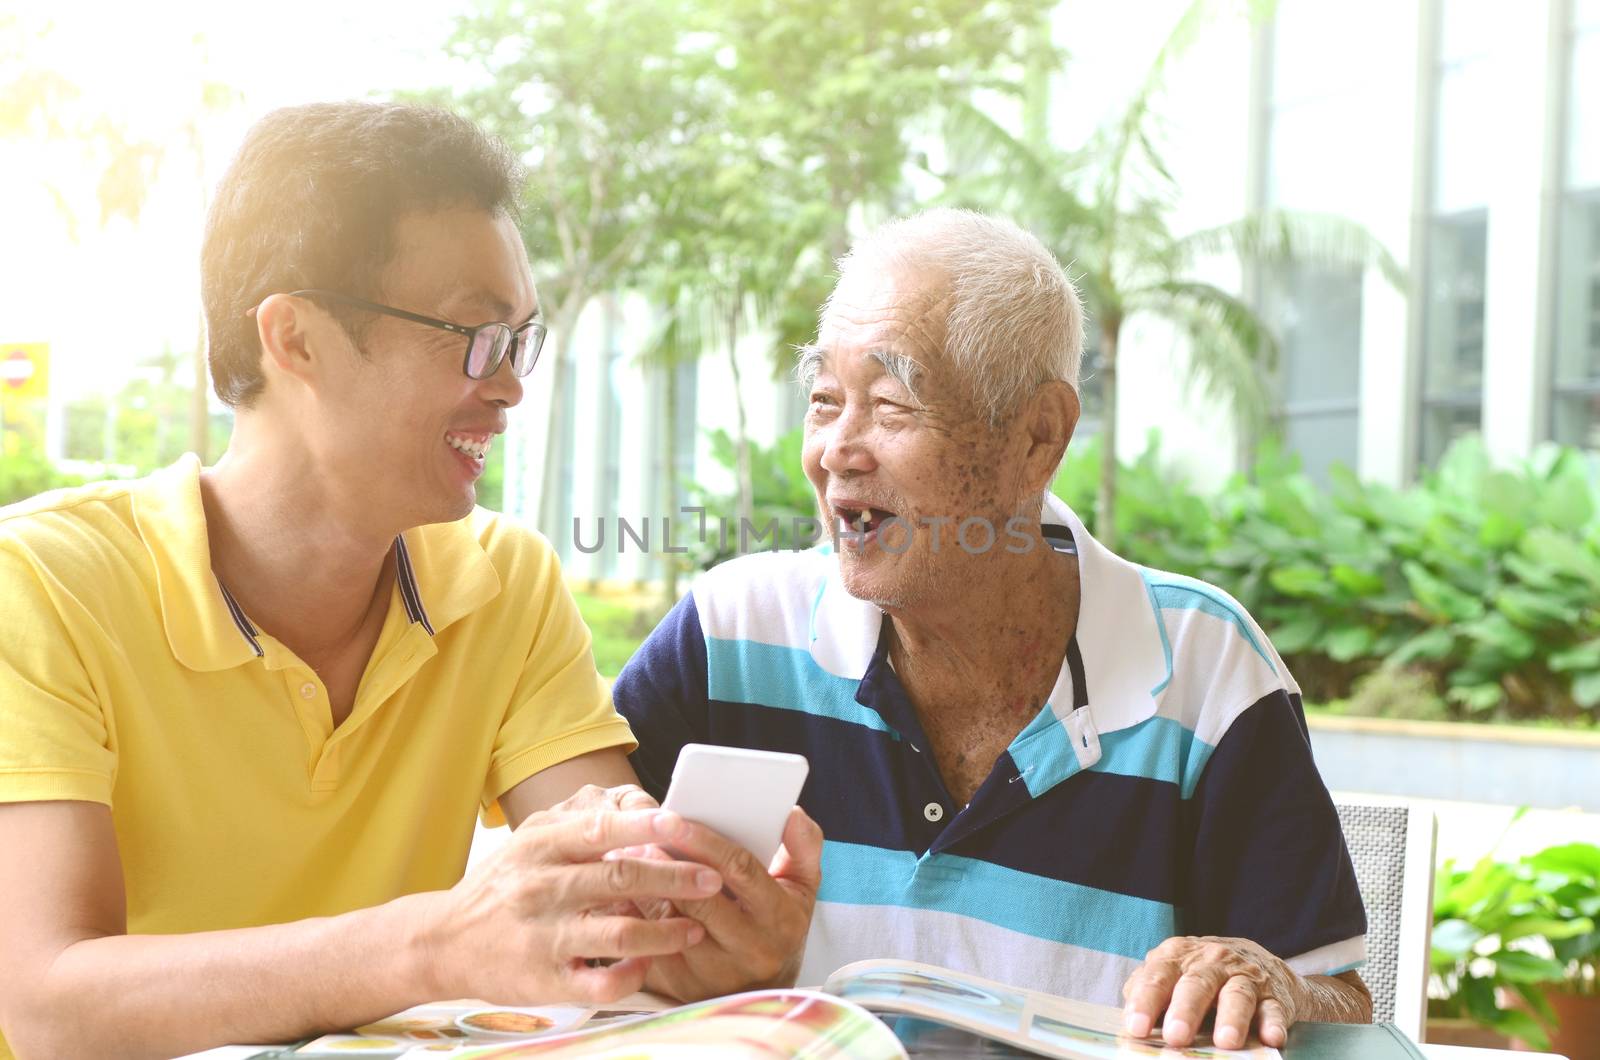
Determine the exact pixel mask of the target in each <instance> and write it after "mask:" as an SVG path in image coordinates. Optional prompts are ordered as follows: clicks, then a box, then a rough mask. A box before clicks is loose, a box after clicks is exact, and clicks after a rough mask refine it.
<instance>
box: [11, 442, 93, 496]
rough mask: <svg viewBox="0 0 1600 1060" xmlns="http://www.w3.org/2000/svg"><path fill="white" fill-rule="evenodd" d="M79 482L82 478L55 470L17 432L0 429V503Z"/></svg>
mask: <svg viewBox="0 0 1600 1060" xmlns="http://www.w3.org/2000/svg"><path fill="white" fill-rule="evenodd" d="M82 484H83V479H81V478H78V477H77V476H75V475H63V474H62V473H61V472H59V471H57V470H56V469H55V466H54V465H52V464H51V463H50V461H49V460H46V459H45V455H44V453H43V452H41V451H40V450H39V449H38V448H37V447H36V446H33V445H31V444H29V443H27V442H25V441H23V439H22V437H21V436H20V435H18V434H13V433H10V432H0V505H6V504H12V503H14V502H16V501H20V500H26V499H27V498H29V497H32V496H34V495H35V494H38V493H43V492H45V491H46V490H53V489H61V488H62V487H64V486H80V485H82Z"/></svg>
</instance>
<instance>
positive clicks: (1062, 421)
mask: <svg viewBox="0 0 1600 1060" xmlns="http://www.w3.org/2000/svg"><path fill="white" fill-rule="evenodd" d="M1081 411H1082V409H1081V406H1080V405H1079V404H1078V392H1077V391H1076V390H1074V389H1073V388H1072V387H1071V386H1069V385H1067V384H1066V383H1064V382H1062V381H1061V380H1059V379H1056V380H1051V381H1050V382H1048V383H1045V384H1044V385H1043V386H1041V387H1040V388H1039V389H1038V390H1037V391H1035V392H1034V394H1033V396H1032V397H1030V398H1029V399H1028V402H1027V404H1026V405H1025V406H1024V411H1023V423H1024V425H1025V427H1026V429H1027V445H1028V449H1027V453H1026V455H1025V456H1024V458H1023V472H1022V478H1023V483H1024V485H1025V487H1026V489H1027V493H1026V494H1025V496H1036V495H1038V494H1040V493H1043V492H1044V491H1045V490H1046V489H1048V488H1049V487H1050V482H1051V480H1052V479H1053V478H1055V474H1056V469H1057V468H1058V467H1060V466H1061V458H1062V456H1064V455H1065V454H1066V451H1067V445H1068V443H1070V442H1071V441H1072V432H1073V431H1074V430H1075V429H1077V426H1078V414H1079V413H1080V412H1081Z"/></svg>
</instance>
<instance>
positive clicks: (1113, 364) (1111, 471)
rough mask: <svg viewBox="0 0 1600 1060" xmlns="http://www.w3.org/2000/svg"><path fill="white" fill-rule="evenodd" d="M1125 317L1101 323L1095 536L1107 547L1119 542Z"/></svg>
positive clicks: (1113, 318)
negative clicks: (1120, 348)
mask: <svg viewBox="0 0 1600 1060" xmlns="http://www.w3.org/2000/svg"><path fill="white" fill-rule="evenodd" d="M1121 331H1122V320H1121V319H1120V318H1118V317H1107V318H1106V319H1105V320H1103V321H1102V322H1101V324H1100V403H1101V405H1102V406H1103V408H1102V411H1101V421H1100V423H1101V425H1100V489H1099V494H1098V496H1097V497H1096V499H1095V520H1094V536H1095V537H1096V538H1098V539H1099V540H1100V543H1101V544H1102V545H1104V546H1106V547H1107V548H1116V545H1117V339H1118V337H1119V336H1120V334H1121Z"/></svg>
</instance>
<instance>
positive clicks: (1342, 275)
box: [1259, 0, 1402, 481]
mask: <svg viewBox="0 0 1600 1060" xmlns="http://www.w3.org/2000/svg"><path fill="white" fill-rule="evenodd" d="M1387 17H1388V10H1387V8H1385V7H1384V6H1383V5H1382V3H1381V0H1357V2H1354V3H1351V4H1348V5H1330V4H1323V3H1317V2H1316V0H1284V2H1283V3H1281V4H1279V5H1278V7H1277V9H1276V13H1275V15H1274V21H1273V30H1272V35H1271V37H1270V38H1269V39H1268V47H1269V49H1270V51H1269V52H1268V56H1267V64H1268V65H1267V70H1266V73H1267V77H1266V82H1265V90H1266V101H1265V102H1266V107H1267V112H1266V118H1267V127H1266V145H1265V147H1266V157H1265V167H1266V168H1265V173H1264V176H1265V182H1264V188H1263V195H1264V205H1267V206H1269V207H1281V208H1286V209H1292V210H1303V211H1309V212H1314V213H1329V214H1337V215H1341V216H1345V217H1351V218H1356V219H1358V220H1366V221H1370V220H1371V207H1372V204H1373V203H1376V202H1382V201H1383V199H1384V197H1385V196H1386V195H1387V194H1388V189H1387V186H1386V184H1385V175H1384V174H1383V173H1382V171H1381V168H1380V167H1374V166H1372V165H1371V164H1370V154H1371V147H1370V145H1371V143H1372V140H1373V137H1374V129H1377V128H1382V127H1383V126H1384V123H1385V122H1387V121H1391V120H1393V117H1392V116H1393V111H1394V103H1393V100H1392V98H1391V97H1390V96H1389V95H1388V93H1387V91H1386V90H1385V88H1384V86H1383V82H1382V81H1381V79H1377V78H1362V77H1351V76H1350V75H1349V69H1348V67H1347V65H1345V64H1346V60H1345V58H1343V57H1344V56H1348V55H1351V54H1357V53H1360V54H1364V55H1366V56H1368V58H1369V61H1373V62H1376V63H1379V64H1380V65H1381V64H1383V63H1385V62H1391V63H1395V62H1399V61H1402V59H1401V56H1400V55H1398V54H1396V55H1391V56H1387V57H1384V56H1383V48H1384V47H1387V46H1388V45H1387V43H1386V42H1379V43H1376V44H1375V43H1374V42H1373V41H1372V40H1371V39H1370V33H1369V31H1368V27H1370V26H1371V25H1373V24H1376V23H1378V22H1381V21H1382V20H1383V19H1384V18H1387ZM1259 276H1260V281H1261V282H1260V291H1261V302H1260V305H1261V309H1262V313H1263V316H1264V317H1265V319H1266V320H1267V322H1268V323H1269V324H1270V325H1271V326H1272V327H1273V329H1274V332H1275V334H1276V335H1277V336H1278V339H1279V341H1280V343H1281V359H1280V366H1279V372H1278V377H1277V379H1276V381H1275V382H1276V388H1277V391H1276V392H1277V397H1278V405H1277V409H1276V411H1275V421H1276V424H1277V427H1278V430H1279V432H1280V433H1281V436H1282V439H1283V443H1284V446H1285V448H1286V449H1287V450H1288V451H1290V452H1293V453H1296V454H1298V455H1299V457H1300V460H1301V464H1302V466H1303V467H1304V468H1305V470H1306V473H1307V474H1309V475H1311V476H1312V477H1313V478H1315V479H1318V480H1321V481H1325V480H1326V477H1327V473H1328V468H1330V467H1331V466H1333V464H1335V463H1340V464H1344V465H1345V466H1347V467H1349V468H1352V469H1355V468H1357V467H1358V459H1359V456H1360V421H1361V420H1360V404H1361V311H1362V304H1361V298H1362V295H1361V291H1362V277H1361V274H1360V272H1358V271H1356V270H1343V269H1332V268H1328V267H1325V266H1312V265H1292V266H1284V265H1271V266H1263V267H1262V269H1261V271H1260V273H1259Z"/></svg>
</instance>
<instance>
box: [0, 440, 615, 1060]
mask: <svg viewBox="0 0 1600 1060" xmlns="http://www.w3.org/2000/svg"><path fill="white" fill-rule="evenodd" d="M199 472H200V463H199V461H198V460H197V459H195V458H194V457H192V456H191V457H187V458H185V459H184V460H182V461H180V462H179V463H177V464H176V465H174V466H172V467H170V468H167V469H166V470H163V471H160V472H157V473H156V474H154V475H152V476H150V477H148V478H145V479H141V480H138V481H134V482H110V483H98V484H95V485H90V486H85V487H82V488H80V489H73V490H66V491H59V492H55V493H50V494H46V495H43V496H41V497H37V498H34V499H32V500H30V501H25V502H23V503H21V504H17V505H13V506H11V507H8V508H3V509H0V628H3V633H0V802H19V801H29V800H42V799H80V800H86V801H90V802H100V803H105V804H106V805H107V806H110V807H111V813H112V817H113V820H114V821H115V825H116V834H117V842H118V846H119V848H120V851H121V855H122V866H123V872H124V875H125V877H126V880H127V900H128V930H129V931H130V932H133V933H141V934H142V933H172V932H188V931H205V930H211V929H218V928H234V927H247V926H253V925H259V924H268V923H281V922H284V921H289V920H297V919H301V918H304V917H313V916H324V915H331V914H337V913H341V912H346V911H349V910H352V909H357V908H362V907H366V906H372V905H376V904H379V903H381V902H384V901H387V900H389V899H392V898H395V897H397V896H399V895H403V894H408V893H412V892H417V891H425V890H433V889H440V888H446V887H449V886H451V885H452V884H454V883H455V882H456V881H457V880H458V879H459V878H460V876H461V873H462V870H463V867H464V866H465V865H466V860H467V849H468V846H469V845H470V844H471V841H472V834H473V825H474V815H475V811H476V812H481V814H482V816H483V818H484V820H485V822H486V823H489V824H498V823H501V822H502V821H503V820H504V818H503V817H502V816H501V814H500V810H499V806H498V803H497V802H496V800H497V799H498V797H499V796H500V795H502V794H503V793H504V792H506V791H507V790H508V789H510V788H511V787H513V786H515V785H516V784H517V783H518V782H520V781H522V780H524V779H526V778H527V777H529V776H531V775H533V774H534V773H537V772H539V771H540V770H542V769H545V768H547V767H549V766H552V765H555V764H557V763H559V762H562V761H564V760H566V759H568V758H572V757H573V756H575V755H579V754H583V753H586V752H589V751H595V750H599V749H601V748H606V747H623V748H625V749H631V748H632V746H633V738H632V736H631V734H630V733H629V730H628V726H627V723H626V722H625V721H623V719H622V718H621V717H619V716H618V715H617V713H616V712H615V711H614V710H613V709H612V706H611V699H610V693H609V691H608V690H607V687H606V685H605V682H604V681H603V680H602V679H601V678H600V676H599V674H598V673H597V672H596V671H595V667H594V661H593V657H592V655H591V653H590V646H589V645H590V641H589V632H588V630H587V629H586V628H585V627H584V625H583V622H582V620H581V619H580V618H579V616H578V611H577V608H576V606H575V605H574V603H573V601H572V597H571V596H570V594H569V593H568V591H567V589H566V586H565V584H564V583H563V581H562V579H561V572H560V566H559V563H558V561H557V558H556V556H555V553H554V552H553V551H552V549H551V548H550V545H549V543H548V542H546V541H545V539H544V538H542V537H540V536H539V535H537V534H535V533H533V532H532V531H530V530H528V529H526V528H524V527H521V526H519V525H517V524H516V523H515V522H513V521H511V520H508V519H506V518H505V517H503V516H498V515H496V514H494V513H492V512H488V511H484V510H482V509H479V510H477V511H474V512H473V513H472V514H471V515H470V516H468V517H467V518H466V519H463V520H461V521H460V522H456V523H442V524H437V525H432V526H423V527H418V528H417V529H414V530H408V531H406V532H405V534H404V535H402V537H401V538H399V539H398V541H397V544H396V546H395V549H396V560H397V563H396V566H397V577H396V585H395V589H394V594H393V597H392V598H391V600H390V602H389V610H388V615H387V617H386V618H385V620H384V625H383V632H382V634H381V636H380V637H379V639H378V644H377V647H376V648H375V649H374V651H373V653H372V659H371V661H370V662H369V663H368V665H367V669H366V672H365V674H364V675H363V677H362V679H361V685H360V689H359V691H358V693H357V695H356V700H355V705H354V708H353V710H352V712H351V714H350V717H349V718H348V719H347V720H346V721H345V722H344V723H343V724H342V725H340V726H339V727H338V728H337V729H335V728H334V727H333V718H332V712H331V707H330V705H329V702H328V696H327V691H326V690H325V689H324V688H323V685H322V683H321V681H320V680H318V678H317V675H316V674H315V673H314V672H312V670H311V668H310V667H309V666H307V665H306V664H305V663H303V662H301V660H300V659H298V658H296V657H295V654H294V653H293V652H292V651H290V650H289V649H288V648H287V647H285V646H284V645H283V644H282V643H280V642H279V641H277V640H276V639H274V638H273V637H272V635H271V634H269V633H267V632H266V631H265V630H261V629H259V628H257V627H256V626H255V625H254V624H253V623H251V621H250V618H249V616H248V615H246V614H244V613H243V612H242V611H240V610H239V609H238V608H237V606H236V605H234V604H233V601H232V599H231V597H230V596H229V595H228V594H227V593H226V592H225V591H224V589H223V588H222V587H221V586H220V585H219V584H218V581H217V579H216V577H215V576H214V575H213V574H212V571H211V558H210V548H209V545H208V543H207V540H206V531H205V517H204V514H203V510H202V508H201V503H200V487H199ZM3 1055H4V1046H3V1044H0V1056H3Z"/></svg>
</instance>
